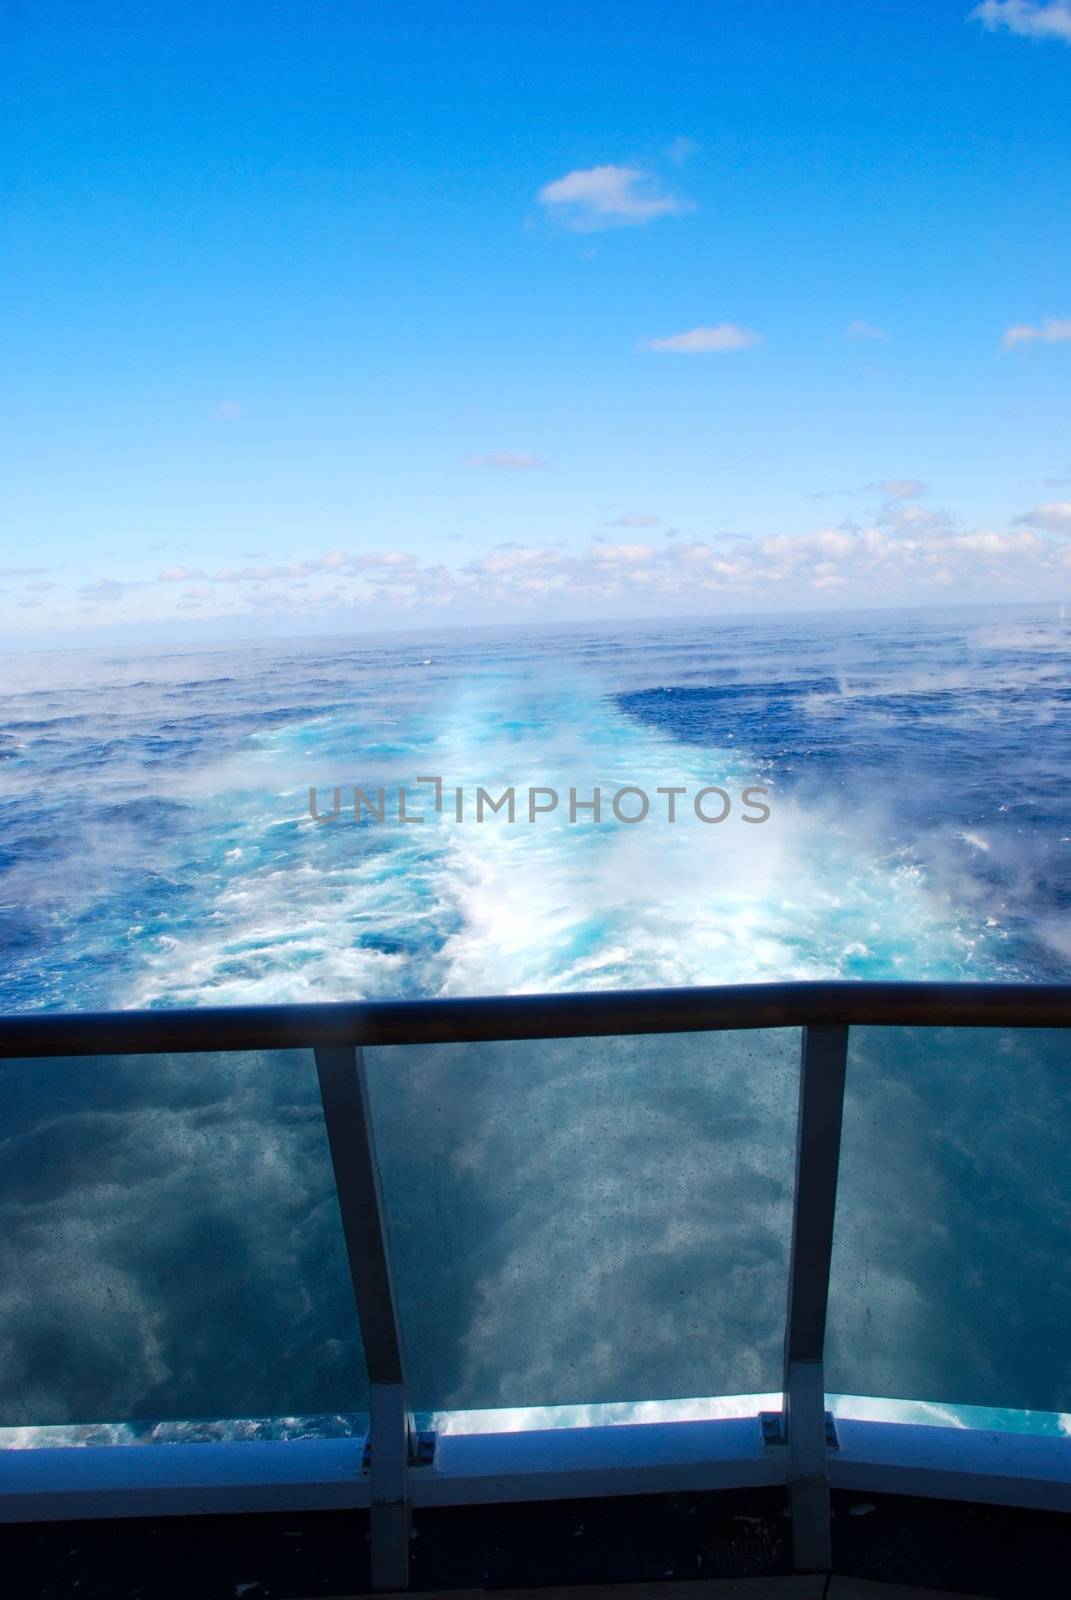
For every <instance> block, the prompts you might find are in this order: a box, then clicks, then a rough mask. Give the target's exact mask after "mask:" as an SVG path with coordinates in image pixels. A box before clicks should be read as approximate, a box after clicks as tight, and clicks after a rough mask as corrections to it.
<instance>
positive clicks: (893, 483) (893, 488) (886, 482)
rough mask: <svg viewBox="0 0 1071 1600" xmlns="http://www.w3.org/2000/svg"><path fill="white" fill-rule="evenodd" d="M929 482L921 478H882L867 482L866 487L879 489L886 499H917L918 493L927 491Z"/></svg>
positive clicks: (926, 492)
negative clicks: (879, 480)
mask: <svg viewBox="0 0 1071 1600" xmlns="http://www.w3.org/2000/svg"><path fill="white" fill-rule="evenodd" d="M929 487H930V486H929V484H927V483H923V481H922V479H921V478H882V480H881V482H880V483H868V484H867V488H868V489H880V490H881V492H882V494H883V495H884V496H885V498H886V500H917V499H918V497H919V495H920V494H928V493H929Z"/></svg>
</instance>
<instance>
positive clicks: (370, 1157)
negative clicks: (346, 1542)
mask: <svg viewBox="0 0 1071 1600" xmlns="http://www.w3.org/2000/svg"><path fill="white" fill-rule="evenodd" d="M316 1071H317V1074H318V1076H319V1079H320V1095H321V1097H322V1099H323V1107H324V1119H325V1121H326V1123H327V1140H328V1144H329V1146H330V1149H331V1164H332V1166H333V1168H334V1174H335V1188H336V1190H337V1193H338V1204H339V1210H340V1211H341V1213H342V1232H343V1236H344V1238H345V1241H346V1255H347V1257H348V1259H349V1267H350V1277H351V1279H352V1282H353V1294H354V1298H355V1300H356V1302H357V1317H358V1320H359V1322H360V1326H361V1339H362V1342H363V1344H364V1356H365V1361H366V1363H367V1366H368V1381H369V1411H370V1426H369V1455H370V1464H371V1488H372V1509H371V1558H372V1587H373V1589H404V1588H406V1587H407V1586H408V1583H409V1482H408V1480H409V1454H410V1437H411V1431H412V1425H411V1419H410V1416H409V1411H408V1407H407V1404H406V1393H405V1371H404V1361H403V1358H402V1340H401V1330H400V1327H399V1324H398V1313H397V1308H396V1305H395V1300H394V1288H393V1285H392V1282H391V1272H390V1257H389V1253H388V1246H387V1230H386V1219H385V1214H384V1209H383V1195H382V1190H381V1187H380V1181H379V1167H378V1165H377V1163H376V1149H375V1140H374V1138H373V1135H372V1118H371V1113H370V1111H369V1104H368V1080H367V1077H366V1074H365V1067H364V1058H363V1056H362V1054H361V1051H360V1050H359V1049H355V1048H354V1046H353V1045H330V1046H319V1047H318V1048H317V1050H316Z"/></svg>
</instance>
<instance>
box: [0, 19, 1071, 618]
mask: <svg viewBox="0 0 1071 1600" xmlns="http://www.w3.org/2000/svg"><path fill="white" fill-rule="evenodd" d="M4 27H5V30H6V33H7V36H8V38H7V47H6V54H7V63H8V64H7V67H6V70H5V78H6V81H7V83H8V85H9V88H8V93H7V97H6V101H5V105H4V113H3V115H4V128H3V130H2V133H3V140H2V142H3V148H4V150H5V152H6V154H5V156H4V158H3V169H4V172H5V179H6V182H5V189H6V200H7V205H6V209H7V213H8V221H7V223H6V225H5V232H6V243H5V247H4V256H5V260H6V267H5V269H4V275H5V280H6V287H5V292H4V308H5V309H4V322H5V346H6V351H7V355H6V366H7V369H8V381H7V383H6V384H5V398H4V400H3V413H2V416H0V423H2V429H3V439H4V451H5V455H6V458H7V460H6V466H5V470H4V490H3V500H4V508H3V524H2V528H3V532H2V545H0V627H2V629H3V637H4V638H5V639H6V640H7V641H9V642H10V643H12V644H18V643H19V642H26V643H29V644H40V643H45V644H47V643H77V642H86V643H93V642H98V641H101V640H107V639H111V638H114V639H117V640H118V639H128V640H139V639H180V638H191V639H196V638H201V637H205V638H207V637H218V638H228V637H236V636H242V635H251V634H270V633H278V632H290V633H310V632H316V631H320V630H324V631H337V630H339V629H354V628H355V629H358V630H363V629H370V628H381V627H391V626H408V627H414V626H420V627H422V626H425V625H427V624H429V623H432V622H434V623H436V624H440V625H442V624H468V623H486V622H496V623H497V622H504V621H509V620H517V621H535V620H540V619H543V618H557V617H574V616H575V617H578V618H580V617H585V618H598V617H613V616H643V615H661V614H666V615H674V614H695V613H709V614H711V615H717V614H721V613H724V612H741V611H766V610H772V609H779V608H786V609H799V608H802V607H808V606H834V605H836V606H846V605H852V606H855V605H864V606H865V605H880V604H902V603H912V602H913V603H927V602H940V603H948V602H949V601H950V600H972V599H979V600H991V599H999V598H1007V599H1033V598H1056V599H1059V600H1063V599H1065V598H1071V426H1069V420H1071V419H1069V406H1068V388H1069V380H1071V206H1069V196H1071V172H1069V165H1071V163H1069V156H1071V0H1039V3H1037V4H1032V3H1030V0H985V3H984V4H983V5H981V6H979V7H977V8H975V9H974V10H972V8H971V6H970V5H969V4H962V3H952V0H926V3H915V0H868V3H865V4H864V3H862V0H855V3H848V0H826V3H822V4H805V3H802V0H793V3H789V0H778V3H774V0H746V3H744V0H708V3H706V4H701V3H698V0H660V3H658V4H654V3H646V0H645V3H642V4H641V3H629V0H620V3H618V4H616V5H614V6H613V7H609V6H606V5H596V4H593V3H589V4H586V5H578V4H568V3H561V4H552V5H547V4H546V3H545V0H542V3H540V4H532V3H529V0H513V3H510V4H508V5H506V4H489V3H485V4H471V3H467V0H458V3H456V4H454V5H452V6H442V5H434V6H433V5H430V4H414V5H404V4H393V3H392V4H387V3H374V0H373V3H367V4H359V3H356V0H354V3H350V4H341V3H326V0H301V3H297V0H277V3H275V4H270V3H265V0H259V3H257V4H252V3H245V0H234V3H233V4H230V5H227V6H224V7H215V8H210V7H206V6H204V5H203V3H199V4H188V3H183V0H179V3H175V4H172V5H169V6H168V7H166V8H165V7H146V6H144V5H143V4H140V3H139V4H134V3H121V4H120V3H114V0H98V3H94V4H93V5H90V6H87V5H85V4H78V5H74V4H69V3H59V4H53V5H50V6H49V7H47V8H45V7H39V6H34V5H24V6H21V7H17V8H16V7H14V6H12V7H8V8H7V9H6V12H5V17H4Z"/></svg>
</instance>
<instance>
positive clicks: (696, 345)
mask: <svg viewBox="0 0 1071 1600" xmlns="http://www.w3.org/2000/svg"><path fill="white" fill-rule="evenodd" d="M761 343H762V334H761V333H755V332H754V331H753V329H751V328H739V327H737V326H736V324H735V323H733V322H720V323H719V324H718V326H717V327H716V328H689V329H688V331H687V333H671V334H669V335H668V337H667V338H664V339H648V340H647V342H646V344H644V345H641V346H640V348H641V349H643V350H666V351H670V352H672V353H674V354H677V355H685V356H693V355H706V354H707V353H708V352H710V351H714V350H747V349H749V348H750V347H751V346H752V345H756V344H761Z"/></svg>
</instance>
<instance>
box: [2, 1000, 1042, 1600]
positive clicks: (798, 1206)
mask: <svg viewBox="0 0 1071 1600" xmlns="http://www.w3.org/2000/svg"><path fill="white" fill-rule="evenodd" d="M852 1026H864V1027H865V1026H870V1027H874V1026H878V1027H884V1026H897V1027H961V1028H962V1027H967V1028H970V1027H983V1028H993V1027H1008V1028H1069V1027H1071V984H1011V983H1002V984H989V983H981V982H979V983H853V982H848V983H845V982H829V983H826V982H818V983H780V984H739V985H731V986H721V987H711V988H696V989H646V990H631V991H614V990H608V991H602V992H600V993H597V994H552V995H511V996H504V997H491V998H481V999H458V1000H388V1001H383V1000H374V1001H365V1002H361V1003H359V1004H350V1003H329V1004H321V1005H283V1006H241V1007H234V1008H197V1009H193V1010H181V1011H180V1010H154V1011H119V1012H106V1013H99V1014H89V1015H78V1014H63V1015H54V1014H53V1015H50V1014H47V1013H41V1012H34V1013H30V1014H27V1015H23V1016H9V1017H0V1059H3V1058H7V1059H15V1058H20V1059H28V1058H37V1059H47V1058H50V1057H57V1056H101V1055H125V1054H132V1053H136V1054H162V1053H165V1052H184V1051H188V1052H193V1051H227V1050H257V1049H261V1050H271V1049H276V1050H277V1049H294V1048H305V1049H309V1048H311V1049H312V1050H313V1051H314V1053H315V1059H316V1067H317V1072H318V1076H319V1082H320V1091H321V1099H322V1102H323V1109H324V1119H325V1123H326V1127H327V1136H328V1144H329V1148H330V1153H331V1161H332V1166H333V1169H334V1176H335V1187H336V1192H337V1196H338V1203H339V1212H340V1220H341V1223H342V1230H343V1236H344V1238H345V1242H346V1251H347V1257H348V1262H349V1268H350V1275H351V1279H352V1283H353V1292H354V1299H355V1302H356V1309H357V1316H358V1320H359V1322H360V1326H361V1334H362V1345H363V1348H364V1352H365V1357H366V1362H367V1367H368V1377H369V1407H370V1416H371V1425H370V1435H369V1462H370V1478H371V1485H370V1488H371V1503H370V1516H371V1525H370V1526H371V1563H372V1586H373V1588H375V1589H402V1588H404V1587H405V1586H406V1584H407V1582H408V1573H409V1536H410V1530H409V1507H410V1504H411V1498H412V1486H411V1473H410V1467H411V1466H413V1465H415V1464H417V1463H418V1462H419V1459H420V1458H419V1457H418V1456H417V1455H415V1454H414V1449H413V1446H414V1433H413V1422H412V1418H411V1416H410V1414H409V1411H408V1404H407V1398H406V1381H405V1362H404V1354H403V1340H402V1337H401V1327H400V1322H399V1317H398V1310H397V1306H396V1303H395V1296H394V1290H393V1287H392V1282H391V1265H390V1239H389V1230H388V1227H387V1219H386V1215H385V1210H384V1205H383V1197H382V1191H381V1186H380V1180H379V1171H378V1162H377V1159H376V1149H375V1138H374V1130H373V1127H372V1114H371V1107H370V1102H369V1095H368V1085H367V1077H366V1069H365V1063H364V1057H363V1053H362V1048H361V1047H362V1046H366V1045H368V1046H374V1045H388V1044H393V1045H421V1044H449V1043H455V1044H461V1043H478V1042H490V1041H504V1040H522V1039H531V1040H537V1039H564V1038H595V1037H600V1036H601V1037H605V1036H611V1035H628V1034H659V1033H663V1034H665V1033H688V1032H693V1033H695V1032H721V1031H726V1030H729V1029H744V1028H800V1029H801V1030H802V1032H801V1056H800V1076H799V1109H798V1115H797V1127H796V1171H795V1183H794V1188H793V1217H792V1242H791V1253H790V1262H789V1281H788V1286H787V1288H788V1303H787V1315H786V1330H785V1354H784V1380H783V1383H784V1409H783V1413H782V1418H781V1421H780V1424H779V1426H776V1427H774V1428H773V1430H772V1433H773V1437H772V1438H770V1439H769V1441H768V1442H769V1443H770V1444H772V1445H773V1446H775V1447H776V1446H778V1445H783V1446H784V1447H785V1450H786V1461H785V1471H784V1477H783V1479H782V1481H783V1482H785V1483H786V1485H787V1489H788V1495H789V1507H790V1511H791V1515H792V1535H793V1548H794V1558H795V1565H796V1567H797V1569H798V1570H801V1571H826V1570H828V1568H829V1565H830V1560H831V1552H830V1498H829V1486H830V1477H829V1461H828V1450H827V1442H828V1441H827V1418H826V1413H825V1371H824V1353H825V1351H824V1347H825V1327H826V1310H827V1304H828V1296H829V1273H830V1261H831V1255H832V1248H833V1228H834V1220H835V1214H836V1199H837V1172H838V1166H839V1158H840V1138H841V1123H842V1118H843V1110H844V1091H845V1070H846V1066H847V1056H848V1035H849V1028H850V1027H852ZM771 1420H772V1419H771Z"/></svg>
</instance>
